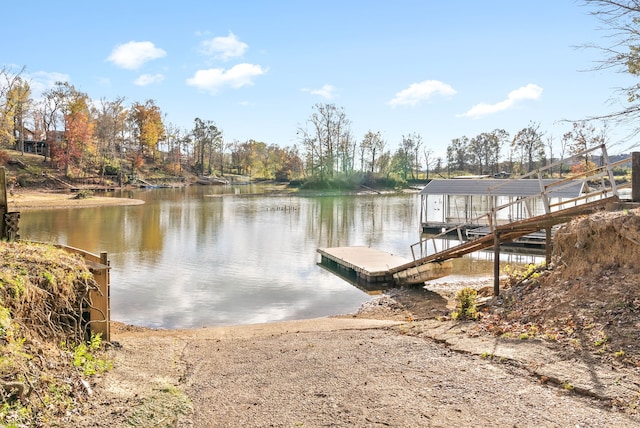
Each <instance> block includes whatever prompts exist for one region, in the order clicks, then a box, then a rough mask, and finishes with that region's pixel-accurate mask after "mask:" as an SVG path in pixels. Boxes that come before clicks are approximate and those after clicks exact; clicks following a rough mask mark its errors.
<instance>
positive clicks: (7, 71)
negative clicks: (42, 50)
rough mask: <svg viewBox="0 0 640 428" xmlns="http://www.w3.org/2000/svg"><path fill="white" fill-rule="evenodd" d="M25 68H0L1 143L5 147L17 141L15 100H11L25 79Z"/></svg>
mask: <svg viewBox="0 0 640 428" xmlns="http://www.w3.org/2000/svg"><path fill="white" fill-rule="evenodd" d="M23 71H24V68H22V69H21V70H20V71H19V72H17V73H16V72H14V71H12V70H11V68H9V67H7V66H3V67H2V68H1V69H0V144H2V145H3V146H5V147H10V146H13V145H14V143H15V132H14V131H15V108H16V103H15V101H13V102H12V101H11V98H12V97H11V96H10V95H9V94H11V93H12V92H13V93H14V96H15V92H14V91H15V88H16V87H17V86H20V85H21V84H22V83H23V82H24V80H23V79H22V77H21V74H22V72H23Z"/></svg>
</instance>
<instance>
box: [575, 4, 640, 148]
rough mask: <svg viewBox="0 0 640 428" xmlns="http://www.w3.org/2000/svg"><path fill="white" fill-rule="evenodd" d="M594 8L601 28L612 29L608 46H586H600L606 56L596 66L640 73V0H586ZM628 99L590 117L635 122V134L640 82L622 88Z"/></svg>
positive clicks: (597, 68)
mask: <svg viewBox="0 0 640 428" xmlns="http://www.w3.org/2000/svg"><path fill="white" fill-rule="evenodd" d="M584 3H585V5H587V6H588V7H591V8H592V11H591V14H592V15H593V16H595V17H596V18H597V19H598V20H599V21H600V23H601V24H602V27H601V29H602V30H604V31H606V32H608V36H609V37H607V38H606V40H610V41H611V43H610V44H608V45H606V46H600V45H595V44H586V45H584V46H583V47H586V48H592V49H597V50H599V51H600V52H601V53H602V55H603V57H602V59H601V60H600V61H598V62H597V64H596V65H595V66H594V67H593V70H604V69H612V70H615V71H618V72H622V73H629V74H631V75H632V76H634V77H638V76H640V1H638V0H584ZM618 93H619V94H620V95H622V96H623V97H624V98H625V99H626V106H624V107H623V108H622V109H620V110H618V111H614V112H612V113H610V114H606V115H602V116H593V117H589V118H587V120H589V121H591V120H595V119H602V120H613V121H616V122H618V123H627V124H632V126H633V130H632V136H635V135H637V134H638V133H640V126H639V125H637V123H638V119H640V83H636V84H633V85H631V86H628V87H626V88H620V89H618Z"/></svg>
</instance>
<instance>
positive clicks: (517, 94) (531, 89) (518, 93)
mask: <svg viewBox="0 0 640 428" xmlns="http://www.w3.org/2000/svg"><path fill="white" fill-rule="evenodd" d="M541 95H542V88H541V87H540V86H538V85H535V84H533V83H529V84H528V85H527V86H522V87H520V88H518V89H516V90H514V91H511V92H509V95H507V99H506V100H503V101H500V102H498V103H495V104H486V103H480V104H476V105H475V106H473V107H471V108H470V109H469V111H467V112H466V113H463V114H459V115H458V117H473V118H478V117H481V116H486V115H488V114H493V113H497V112H499V111H503V110H507V109H509V108H511V107H513V106H514V105H515V104H516V103H517V102H518V101H523V100H537V99H538V98H540V96H541Z"/></svg>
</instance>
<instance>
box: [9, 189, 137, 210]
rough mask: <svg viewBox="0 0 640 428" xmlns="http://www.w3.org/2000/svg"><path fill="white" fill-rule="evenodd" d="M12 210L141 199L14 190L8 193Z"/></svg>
mask: <svg viewBox="0 0 640 428" xmlns="http://www.w3.org/2000/svg"><path fill="white" fill-rule="evenodd" d="M7 202H8V205H9V211H10V212H16V211H29V210H39V209H61V208H87V207H100V206H109V205H140V204H144V201H141V200H139V199H129V198H116V197H110V196H95V195H93V196H89V197H84V198H81V197H78V193H71V192H64V193H61V192H43V191H32V190H21V191H14V192H12V193H9V194H7Z"/></svg>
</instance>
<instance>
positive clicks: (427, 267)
mask: <svg viewBox="0 0 640 428" xmlns="http://www.w3.org/2000/svg"><path fill="white" fill-rule="evenodd" d="M317 251H318V253H320V255H321V264H322V265H324V266H326V267H329V268H331V269H333V270H336V271H338V272H341V273H343V274H346V276H355V278H354V280H355V281H356V282H358V283H365V284H369V285H371V284H380V285H390V284H394V285H408V284H420V283H424V282H425V281H429V280H431V279H436V278H441V277H443V276H446V275H448V274H450V273H451V262H449V263H429V264H424V265H422V266H419V267H415V266H414V265H413V261H412V260H410V259H407V258H405V257H401V256H397V255H394V254H390V253H386V252H384V251H380V250H376V249H374V248H370V247H364V246H360V247H357V246H356V247H332V248H319V249H318V250H317Z"/></svg>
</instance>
